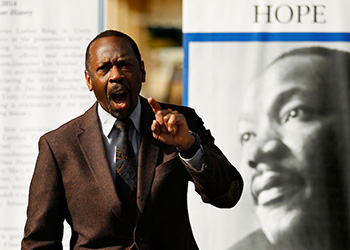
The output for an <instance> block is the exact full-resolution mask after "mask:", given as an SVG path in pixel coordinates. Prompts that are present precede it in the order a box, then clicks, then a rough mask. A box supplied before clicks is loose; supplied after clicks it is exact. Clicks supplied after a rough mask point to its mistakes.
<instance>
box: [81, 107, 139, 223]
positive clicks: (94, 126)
mask: <svg viewBox="0 0 350 250" xmlns="http://www.w3.org/2000/svg"><path fill="white" fill-rule="evenodd" d="M84 116H85V119H84V120H83V122H82V123H81V129H82V132H81V133H80V134H78V141H79V144H80V148H81V150H82V152H83V154H84V156H85V159H86V161H87V163H88V166H89V168H90V170H91V172H92V174H93V176H94V178H95V180H96V182H97V184H98V185H99V187H100V189H101V192H102V194H103V195H104V197H105V199H106V200H107V202H108V203H109V204H110V206H111V210H112V211H113V213H114V214H115V215H116V216H117V217H118V218H119V220H121V221H122V222H123V223H124V224H126V225H129V226H131V227H133V226H132V224H131V221H129V220H128V216H127V214H126V213H125V211H124V209H123V208H122V206H121V202H120V199H119V197H118V194H117V192H116V189H115V184H114V180H113V177H112V174H111V171H110V168H109V164H108V160H107V158H106V152H105V148H104V144H103V139H102V135H101V128H100V125H99V119H98V115H97V105H96V104H95V105H94V106H93V107H92V108H91V109H89V110H88V111H87V112H86V113H85V115H84Z"/></svg>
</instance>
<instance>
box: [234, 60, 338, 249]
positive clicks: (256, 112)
mask: <svg viewBox="0 0 350 250" xmlns="http://www.w3.org/2000/svg"><path fill="white" fill-rule="evenodd" d="M324 65H325V59H324V58H322V57H321V56H304V57H302V56H293V57H287V58H285V59H282V60H281V61H279V62H277V63H275V64H274V65H272V66H271V67H270V68H269V69H268V70H267V72H265V74H264V75H263V76H262V77H261V78H260V79H258V80H257V81H256V82H255V83H254V84H253V85H252V86H251V87H250V88H249V89H248V92H247V97H246V99H245V101H244V105H243V112H242V115H241V119H240V123H239V134H240V138H241V143H242V145H243V156H242V165H243V169H244V170H245V171H246V172H247V174H248V175H249V181H251V183H250V188H251V195H252V198H253V203H254V207H255V209H256V213H257V216H258V218H259V220H260V222H261V225H262V228H263V230H264V232H265V234H266V235H267V237H268V238H269V240H270V241H271V242H272V243H274V244H279V243H281V242H286V241H288V239H290V238H291V237H294V240H295V239H298V235H300V237H302V235H303V234H304V235H305V233H306V231H307V235H305V236H307V237H308V236H311V235H309V231H311V232H313V233H314V232H315V233H316V232H317V231H318V230H323V229H322V228H323V227H322V222H326V223H327V219H329V218H325V217H326V216H328V215H327V213H328V211H327V206H326V204H327V195H326V193H327V190H326V189H327V188H330V186H329V182H328V183H327V181H326V179H327V178H328V177H327V174H328V171H329V170H328V168H332V167H334V166H333V165H332V164H335V162H333V161H332V159H334V157H335V156H334V155H332V152H333V150H332V148H336V146H335V144H333V143H334V141H335V140H337V139H339V138H335V136H334V135H335V131H336V130H337V124H339V116H338V114H339V112H338V111H339V107H337V106H338V104H337V103H338V102H337V101H336V98H335V94H334V93H333V92H334V91H332V88H331V86H330V85H331V84H329V83H327V81H326V80H325V76H324V73H323V70H322V69H323V67H324ZM337 109H338V110H337ZM325 220H326V221H325Z"/></svg>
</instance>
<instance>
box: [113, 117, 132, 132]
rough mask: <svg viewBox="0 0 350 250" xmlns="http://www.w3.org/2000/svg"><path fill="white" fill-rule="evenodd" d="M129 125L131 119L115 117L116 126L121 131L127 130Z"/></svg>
mask: <svg viewBox="0 0 350 250" xmlns="http://www.w3.org/2000/svg"><path fill="white" fill-rule="evenodd" d="M131 125H132V121H131V120H130V118H124V119H117V121H116V123H115V126H116V128H117V129H119V130H120V131H121V132H128V131H129V128H130V126H131Z"/></svg>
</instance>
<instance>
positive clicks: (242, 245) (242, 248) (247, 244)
mask: <svg viewBox="0 0 350 250" xmlns="http://www.w3.org/2000/svg"><path fill="white" fill-rule="evenodd" d="M257 249H258V250H273V249H274V247H273V245H271V243H270V242H269V241H268V240H267V238H266V236H265V234H264V232H263V231H262V230H261V229H258V230H256V231H254V232H252V233H251V234H249V235H247V236H246V237H244V238H243V239H242V240H240V241H238V242H237V243H235V244H234V245H233V246H232V247H231V248H229V249H228V250H257Z"/></svg>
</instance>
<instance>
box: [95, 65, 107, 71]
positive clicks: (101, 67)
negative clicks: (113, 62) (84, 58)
mask: <svg viewBox="0 0 350 250" xmlns="http://www.w3.org/2000/svg"><path fill="white" fill-rule="evenodd" d="M107 68H108V67H107V65H102V66H100V67H98V68H97V71H105V70H107Z"/></svg>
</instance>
